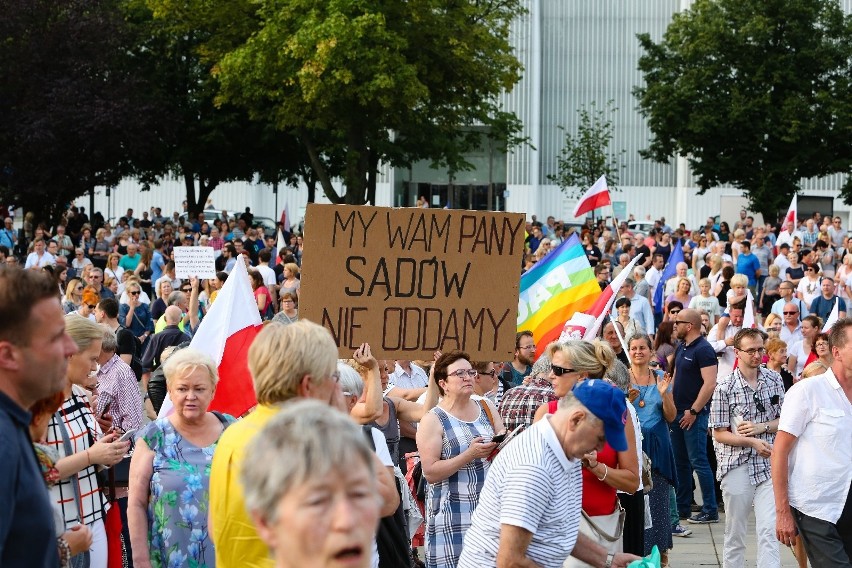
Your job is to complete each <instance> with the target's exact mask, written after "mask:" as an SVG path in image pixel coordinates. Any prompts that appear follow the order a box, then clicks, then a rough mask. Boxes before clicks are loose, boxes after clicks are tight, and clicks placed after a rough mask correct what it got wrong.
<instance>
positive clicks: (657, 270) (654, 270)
mask: <svg viewBox="0 0 852 568" xmlns="http://www.w3.org/2000/svg"><path fill="white" fill-rule="evenodd" d="M665 264H666V262H665V260H663V255H661V254H655V255H654V256H653V258H652V259H651V268H649V269H648V271H647V272H646V273H645V280H646V281H647V282H648V285H649V286H650V287H651V291H652V292H651V296H652V297H653V295H654V294H653V291H654V290H656V289H657V284H658V283H659V282H660V278H662V276H663V268H665Z"/></svg>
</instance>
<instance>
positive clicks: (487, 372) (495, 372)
mask: <svg viewBox="0 0 852 568" xmlns="http://www.w3.org/2000/svg"><path fill="white" fill-rule="evenodd" d="M479 374H480V375H488V376H489V377H492V378H493V377H496V376H497V371H496V370H494V369H491V370H490V371H482V372H481V373H479Z"/></svg>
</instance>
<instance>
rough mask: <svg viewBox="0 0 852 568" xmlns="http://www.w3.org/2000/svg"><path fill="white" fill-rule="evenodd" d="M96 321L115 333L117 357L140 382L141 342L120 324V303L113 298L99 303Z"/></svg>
mask: <svg viewBox="0 0 852 568" xmlns="http://www.w3.org/2000/svg"><path fill="white" fill-rule="evenodd" d="M95 320H96V321H97V322H98V323H100V324H103V325H105V326H107V327H108V328H110V329H111V330H113V332H115V339H116V341H117V342H118V347H117V349H116V352H115V353H116V355H118V356H119V357H121V360H122V361H124V362H125V363H127V364H128V365H130V368H131V369H133V373H134V374H135V375H136V380H137V381H138V380H140V379H141V378H142V363H141V362H140V357H139V340H138V339H136V336H135V335H133V332H131V331H130V330H129V329H126V328H124V327H122V326H121V324H119V323H118V302H116V301H115V300H114V299H113V298H105V299H103V300H101V301H100V302H98V305H97V306H96V307H95Z"/></svg>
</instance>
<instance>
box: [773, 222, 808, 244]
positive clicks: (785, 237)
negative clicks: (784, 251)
mask: <svg viewBox="0 0 852 568" xmlns="http://www.w3.org/2000/svg"><path fill="white" fill-rule="evenodd" d="M796 237H798V238H799V240H801V239H802V233H800V232H799V231H797V230H796V223H794V222H792V221H790V222H789V223H787V226H786V227H785V228H784V230H783V231H781V233H780V234H779V235H778V238H777V239H776V240H775V245H776V246H778V247H780V246H781V245H782V244H785V243H786V244H792V242H793V239H794V238H796Z"/></svg>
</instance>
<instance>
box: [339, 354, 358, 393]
mask: <svg viewBox="0 0 852 568" xmlns="http://www.w3.org/2000/svg"><path fill="white" fill-rule="evenodd" d="M337 373H338V374H339V375H340V390H343V391H346V392H348V393H349V394H350V395H352V396H355V397H358V398H361V395H362V394H363V393H364V381H363V380H362V379H361V375H359V374H358V372H357V371H356V370H355V369H353V368H352V367H350V366H349V365H347V364H346V363H344V362H343V361H338V362H337Z"/></svg>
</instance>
